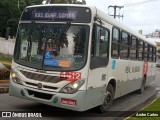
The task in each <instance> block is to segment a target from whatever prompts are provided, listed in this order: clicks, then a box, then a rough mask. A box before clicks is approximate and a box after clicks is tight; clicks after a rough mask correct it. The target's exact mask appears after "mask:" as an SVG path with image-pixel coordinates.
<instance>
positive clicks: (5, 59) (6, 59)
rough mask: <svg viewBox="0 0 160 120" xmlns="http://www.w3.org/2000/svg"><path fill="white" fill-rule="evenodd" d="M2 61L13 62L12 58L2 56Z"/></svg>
mask: <svg viewBox="0 0 160 120" xmlns="http://www.w3.org/2000/svg"><path fill="white" fill-rule="evenodd" d="M0 62H8V63H11V62H12V59H11V58H5V57H2V56H0Z"/></svg>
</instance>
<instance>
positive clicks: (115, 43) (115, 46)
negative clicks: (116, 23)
mask: <svg viewBox="0 0 160 120" xmlns="http://www.w3.org/2000/svg"><path fill="white" fill-rule="evenodd" d="M119 40H120V32H119V29H117V28H113V30H112V46H111V56H112V58H119Z"/></svg>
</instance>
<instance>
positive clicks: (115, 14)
mask: <svg viewBox="0 0 160 120" xmlns="http://www.w3.org/2000/svg"><path fill="white" fill-rule="evenodd" d="M110 8H113V9H114V14H113V15H110V14H109V12H108V14H109V15H110V16H114V18H115V19H116V17H122V19H123V15H120V14H119V15H117V9H119V11H120V9H121V8H124V6H117V5H115V6H112V5H110V6H108V11H109V9H110Z"/></svg>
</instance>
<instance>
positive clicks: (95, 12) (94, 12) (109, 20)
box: [27, 4, 156, 46]
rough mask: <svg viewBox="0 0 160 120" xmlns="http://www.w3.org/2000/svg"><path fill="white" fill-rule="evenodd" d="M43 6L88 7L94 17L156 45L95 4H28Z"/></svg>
mask: <svg viewBox="0 0 160 120" xmlns="http://www.w3.org/2000/svg"><path fill="white" fill-rule="evenodd" d="M43 6H72V7H88V8H90V9H91V11H92V16H93V17H94V16H95V15H97V16H98V17H99V18H100V19H102V20H103V21H105V22H107V23H109V24H111V25H113V26H115V27H118V28H120V29H122V30H124V31H126V32H128V33H130V34H132V35H133V36H135V37H138V38H139V39H141V40H143V41H144V42H147V43H148V44H150V45H153V46H156V43H155V41H152V40H149V39H147V38H145V37H144V36H143V35H141V34H139V33H138V32H135V31H133V30H132V29H130V28H128V27H127V26H125V25H123V24H122V23H120V22H118V21H117V20H115V19H114V18H113V17H111V16H109V15H107V14H106V13H105V12H103V11H101V10H99V9H98V8H96V7H95V6H88V5H80V4H44V5H43V4H42V5H33V6H28V7H27V8H32V7H43Z"/></svg>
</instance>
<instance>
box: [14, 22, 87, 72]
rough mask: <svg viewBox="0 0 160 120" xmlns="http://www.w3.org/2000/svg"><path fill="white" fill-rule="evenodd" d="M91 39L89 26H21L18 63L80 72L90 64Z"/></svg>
mask: <svg viewBox="0 0 160 120" xmlns="http://www.w3.org/2000/svg"><path fill="white" fill-rule="evenodd" d="M88 38H89V26H87V25H77V24H75V25H73V24H71V23H66V24H55V23H54V24H49V23H48V24H42V23H21V24H20V25H19V29H18V34H17V41H16V46H15V52H14V61H15V62H17V63H19V64H21V65H24V66H27V67H31V68H35V69H43V70H54V71H64V70H66V71H67V70H78V69H81V68H82V67H84V65H85V63H86V59H87V52H88V47H87V46H88Z"/></svg>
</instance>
